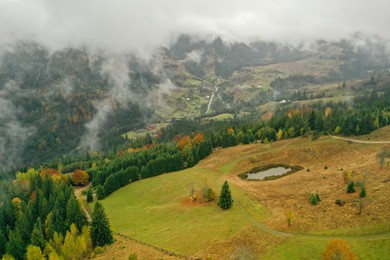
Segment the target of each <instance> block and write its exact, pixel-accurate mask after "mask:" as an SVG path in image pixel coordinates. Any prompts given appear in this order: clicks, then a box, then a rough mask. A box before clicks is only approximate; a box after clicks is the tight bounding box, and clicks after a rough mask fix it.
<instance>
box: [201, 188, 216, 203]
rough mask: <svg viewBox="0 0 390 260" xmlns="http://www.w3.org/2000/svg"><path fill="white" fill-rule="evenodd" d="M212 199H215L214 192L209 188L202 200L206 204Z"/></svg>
mask: <svg viewBox="0 0 390 260" xmlns="http://www.w3.org/2000/svg"><path fill="white" fill-rule="evenodd" d="M214 199H215V192H214V191H213V190H212V189H211V188H209V189H208V190H207V192H206V194H205V195H204V200H205V201H206V202H209V201H212V200H214Z"/></svg>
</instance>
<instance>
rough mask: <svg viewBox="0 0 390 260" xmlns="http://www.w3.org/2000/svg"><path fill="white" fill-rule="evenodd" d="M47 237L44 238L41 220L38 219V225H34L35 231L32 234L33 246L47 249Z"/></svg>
mask: <svg viewBox="0 0 390 260" xmlns="http://www.w3.org/2000/svg"><path fill="white" fill-rule="evenodd" d="M45 244H46V241H45V237H44V236H43V230H42V224H41V219H40V218H38V220H37V223H35V225H34V229H33V231H32V234H31V245H33V246H39V248H40V249H44V248H45Z"/></svg>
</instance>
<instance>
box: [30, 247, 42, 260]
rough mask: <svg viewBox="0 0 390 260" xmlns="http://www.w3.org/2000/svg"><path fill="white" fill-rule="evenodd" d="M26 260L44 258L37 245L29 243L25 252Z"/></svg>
mask: <svg viewBox="0 0 390 260" xmlns="http://www.w3.org/2000/svg"><path fill="white" fill-rule="evenodd" d="M26 258H27V260H45V259H46V258H45V256H44V255H43V253H42V250H41V248H40V247H39V246H34V245H29V246H28V247H27V253H26Z"/></svg>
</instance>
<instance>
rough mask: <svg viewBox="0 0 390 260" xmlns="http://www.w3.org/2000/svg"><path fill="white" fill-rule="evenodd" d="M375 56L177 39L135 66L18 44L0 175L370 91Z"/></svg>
mask: <svg viewBox="0 0 390 260" xmlns="http://www.w3.org/2000/svg"><path fill="white" fill-rule="evenodd" d="M385 46H386V45H385V42H384V41H382V40H381V39H374V40H368V39H366V38H364V36H363V35H359V34H357V35H354V36H353V37H352V38H350V39H345V40H341V41H338V42H327V41H324V40H321V41H317V42H314V43H310V44H301V45H299V46H292V45H288V44H282V43H275V42H262V41H257V42H251V43H239V42H236V43H230V42H224V41H223V40H222V39H221V38H219V37H217V38H215V39H212V40H210V39H207V40H206V39H198V38H195V37H192V36H190V35H182V36H180V37H179V38H178V39H177V41H176V42H174V43H173V44H171V45H170V46H168V47H164V48H163V47H162V48H160V49H159V50H158V51H157V52H156V53H155V54H154V55H152V56H151V58H149V59H142V58H140V57H138V56H136V55H134V54H132V53H131V52H129V53H124V54H120V55H119V54H113V53H110V52H107V51H92V50H89V49H88V48H86V47H83V48H66V49H60V50H55V51H53V50H51V49H49V48H47V47H45V45H42V44H39V43H36V42H18V43H16V44H15V45H14V46H12V47H9V48H5V49H4V50H3V51H2V56H1V63H0V112H1V113H0V119H1V120H0V166H1V167H2V168H3V169H9V168H10V167H21V166H26V165H36V164H40V163H42V162H46V161H51V160H54V159H56V158H68V157H71V156H72V155H75V154H86V153H87V152H91V151H99V152H103V153H104V152H107V151H109V150H111V149H114V148H115V147H117V146H118V145H120V144H122V143H124V142H128V140H127V139H125V138H123V137H122V136H121V135H122V134H124V133H126V132H129V131H131V130H136V129H139V128H143V127H146V126H147V125H149V124H151V123H161V122H169V121H170V120H171V119H172V118H180V117H207V116H210V115H217V114H220V113H224V112H228V113H231V114H240V113H248V112H249V113H250V112H253V111H258V110H267V109H266V108H265V106H267V104H274V103H272V102H271V101H281V100H292V101H300V100H308V99H316V98H320V99H324V98H334V97H337V96H338V97H342V98H343V97H344V98H346V97H351V96H355V95H357V94H359V93H362V92H367V89H368V86H371V87H372V86H373V85H375V87H377V88H378V90H380V89H381V88H384V87H385V86H387V85H386V84H387V82H388V78H389V77H388V76H389V73H388V71H387V68H388V67H389V64H388V56H387V50H386V47H385ZM370 80H371V81H370ZM370 82H371V83H370ZM370 84H371V85H370ZM341 86H344V87H345V86H346V87H345V88H341Z"/></svg>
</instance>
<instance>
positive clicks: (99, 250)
mask: <svg viewBox="0 0 390 260" xmlns="http://www.w3.org/2000/svg"><path fill="white" fill-rule="evenodd" d="M103 253H104V247H101V246H97V247H95V254H97V255H99V254H103Z"/></svg>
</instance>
